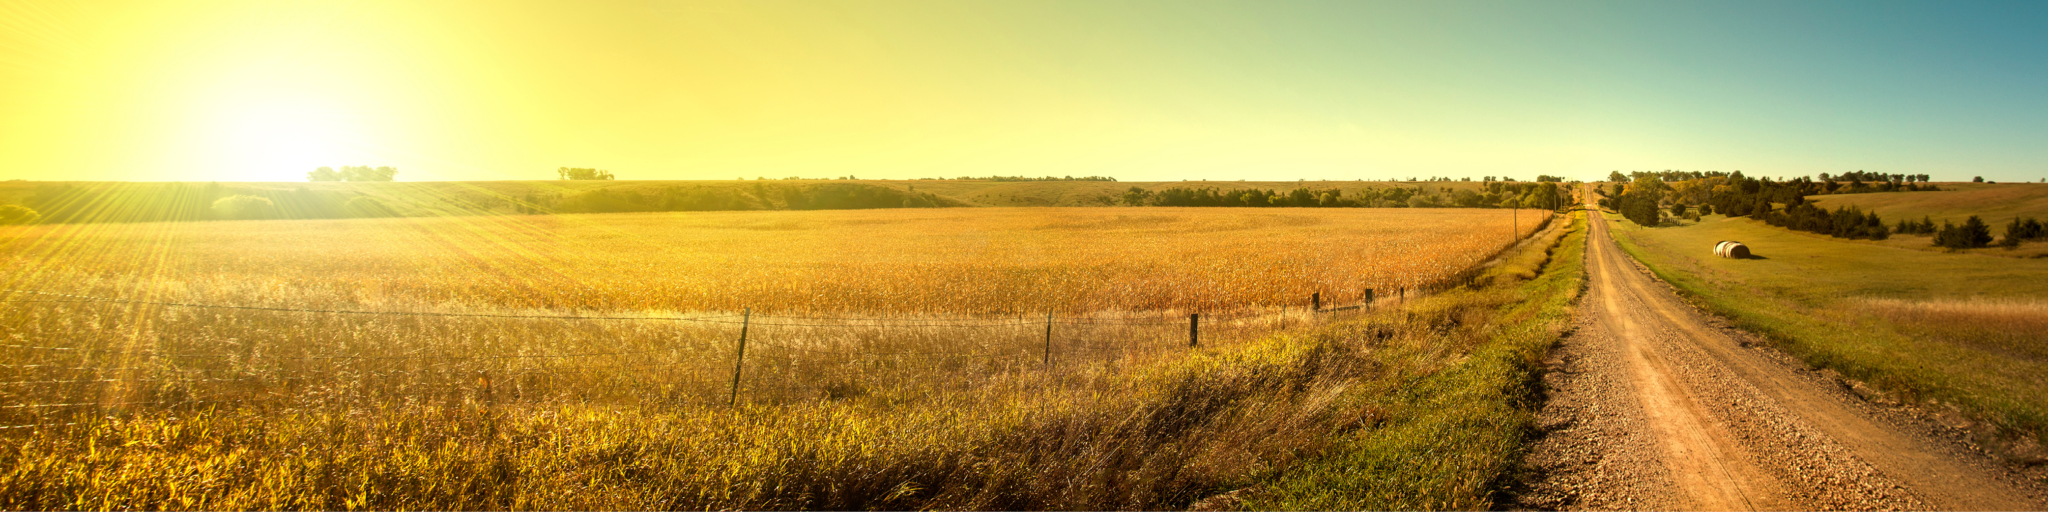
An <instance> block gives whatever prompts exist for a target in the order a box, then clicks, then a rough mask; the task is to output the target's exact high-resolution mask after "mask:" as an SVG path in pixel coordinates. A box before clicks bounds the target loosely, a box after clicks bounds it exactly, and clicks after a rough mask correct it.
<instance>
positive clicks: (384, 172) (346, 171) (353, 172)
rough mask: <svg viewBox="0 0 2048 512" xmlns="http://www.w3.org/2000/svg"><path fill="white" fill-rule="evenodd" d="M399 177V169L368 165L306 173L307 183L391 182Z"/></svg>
mask: <svg viewBox="0 0 2048 512" xmlns="http://www.w3.org/2000/svg"><path fill="white" fill-rule="evenodd" d="M397 176H398V168H397V167H391V166H384V167H376V168H371V167H370V166H367V165H344V166H341V170H339V171H336V170H334V168H333V167H321V168H319V169H314V170H313V172H309V173H306V181H391V179H392V178H394V177H397Z"/></svg>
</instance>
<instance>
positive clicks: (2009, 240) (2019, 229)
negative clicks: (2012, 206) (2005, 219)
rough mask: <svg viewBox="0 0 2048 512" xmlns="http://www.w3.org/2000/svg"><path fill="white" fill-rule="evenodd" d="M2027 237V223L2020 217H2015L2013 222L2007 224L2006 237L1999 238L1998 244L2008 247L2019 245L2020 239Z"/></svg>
mask: <svg viewBox="0 0 2048 512" xmlns="http://www.w3.org/2000/svg"><path fill="white" fill-rule="evenodd" d="M2026 237H2027V225H2026V224H2025V223H2022V222H2020V218H2019V217H2013V218H2012V223H2011V224H2006V225H2005V238H2001V239H1999V240H1998V245H2001V246H2004V247H2005V248H2007V249H2011V248H2014V247H2019V246H2020V239H2022V238H2026Z"/></svg>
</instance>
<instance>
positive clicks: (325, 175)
mask: <svg viewBox="0 0 2048 512" xmlns="http://www.w3.org/2000/svg"><path fill="white" fill-rule="evenodd" d="M306 181H341V173H338V172H334V168H333V167H321V168H319V169H314V170H313V172H309V173H306Z"/></svg>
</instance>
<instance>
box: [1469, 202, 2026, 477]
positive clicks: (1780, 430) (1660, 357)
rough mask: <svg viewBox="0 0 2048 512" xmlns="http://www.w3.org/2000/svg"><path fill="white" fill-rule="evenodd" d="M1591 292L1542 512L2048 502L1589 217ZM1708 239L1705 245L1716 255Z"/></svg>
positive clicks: (1955, 438)
mask: <svg viewBox="0 0 2048 512" xmlns="http://www.w3.org/2000/svg"><path fill="white" fill-rule="evenodd" d="M1591 222H1592V224H1591V229H1592V233H1591V235H1592V236H1589V237H1588V240H1587V253H1586V254H1587V261H1586V265H1587V273H1588V277H1589V279H1590V281H1591V282H1590V285H1591V286H1590V290H1588V294H1587V296H1586V297H1585V298H1584V300H1583V302H1582V303H1581V305H1580V307H1579V319H1578V325H1577V329H1576V330H1575V331H1574V332H1573V334H1572V335H1571V336H1569V337H1567V338H1566V339H1565V340H1564V341H1563V342H1562V344H1561V345H1560V346H1559V347H1558V348H1557V350H1555V351H1554V352H1553V354H1552V356H1551V357H1552V358H1551V360H1550V361H1549V365H1548V372H1547V373H1546V375H1545V377H1544V378H1545V384H1546V389H1547V393H1548V401H1547V402H1546V405H1545V406H1544V409H1543V410H1542V412H1541V413H1540V414H1539V417H1538V421H1539V427H1540V428H1541V429H1542V431H1543V434H1542V438H1541V439H1540V440H1539V441H1538V442H1537V443H1536V444H1535V445H1534V446H1532V449H1531V453H1530V454H1529V456H1528V458H1527V459H1526V460H1527V462H1526V464H1527V466H1528V475H1527V478H1526V481H1525V482H1524V483H1523V485H1522V488H1521V491H1520V492H1519V493H1518V494H1517V495H1515V496H1511V497H1510V499H1509V500H1508V501H1509V502H1508V504H1509V505H1511V506H1515V507H1519V508H1533V509H1573V510H1576V509H1688V510H1787V509H1830V510H1928V509H1934V510H2040V509H2044V508H2048V507H2044V504H2048V499H2044V497H2048V494H2044V493H2043V492H2042V489H2040V488H2039V487H2038V486H2036V485H2034V484H2032V483H2031V482H2029V481H2027V480H2026V479H2024V478H2021V477H2019V476H2017V475H2016V474H2014V473H2012V472H2010V471H2008V470H2007V469H2006V468H2005V467H2004V466H2001V465H2000V464H1999V463H1998V462H1996V461H1995V460H1993V459H1992V458H1990V457H1988V456H1986V455H1984V454H1983V453H1982V452H1980V451H1978V450H1976V449H1975V448H1974V447H1973V446H1971V445H1969V444H1968V443H1967V442H1966V441H1964V439H1966V437H1965V436H1963V435H1962V434H1961V433H1960V432H1957V431H1954V430H1953V429H1951V428H1948V427H1944V426H1942V425H1941V424H1939V423H1936V422H1933V421H1929V420H1927V419H1924V418H1922V417H1921V416H1918V415H1915V414H1913V413H1912V412H1911V411H1909V410H1905V409H1898V408H1888V407H1882V406H1877V405H1873V404H1870V403H1868V402H1865V401H1863V400H1862V399H1860V398H1858V397H1857V395H1855V394H1853V393H1851V392H1849V391H1848V390H1847V388H1846V387H1844V386H1843V384H1842V383H1841V381H1839V380H1835V379H1832V378H1830V377H1828V376H1827V375H1823V374H1822V373H1819V372H1813V371H1810V370H1807V369H1805V368H1804V366H1803V365H1800V364H1799V363H1798V362H1797V361H1794V360H1791V359H1790V358H1788V357H1785V356H1784V355H1782V354H1779V353H1776V352H1774V351H1770V350H1767V349H1763V348H1760V345H1759V344H1758V343H1755V341H1756V340H1755V338H1753V337H1751V336H1750V335H1748V334H1746V333H1742V332H1740V331H1737V330H1733V329H1728V328H1726V327H1724V326H1722V325H1721V324H1720V323H1719V322H1718V321H1715V320H1713V319H1711V318H1708V317H1705V316H1703V315H1701V314H1700V313H1699V312H1697V311H1696V310H1695V309H1693V308H1692V307H1691V306H1689V305H1687V304H1686V303H1685V302H1683V301H1681V300H1680V299H1679V298H1678V297H1677V295H1676V294H1674V293H1673V292H1672V290H1671V289H1670V288H1669V286H1667V285H1665V284H1664V283H1662V282H1661V281H1658V280H1656V278H1654V277H1652V276H1651V275H1649V273H1648V272H1647V271H1645V270H1644V269H1642V268H1641V267H1640V266H1639V265H1637V264H1636V263H1635V261H1634V260H1632V259H1630V258H1629V257H1628V255H1627V254H1625V253H1623V252H1621V249H1620V247H1618V246H1616V245H1615V243H1614V241H1613V239H1612V238H1610V237H1609V235H1608V232H1607V221H1606V220H1605V219H1602V218H1601V217H1600V216H1598V215H1594V216H1593V220H1592V221H1591ZM1708 249H1709V248H1706V247H1702V248H1700V251H1701V252H1703V253H1704V252H1706V251H1707V250H1708Z"/></svg>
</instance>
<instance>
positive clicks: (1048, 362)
mask: <svg viewBox="0 0 2048 512" xmlns="http://www.w3.org/2000/svg"><path fill="white" fill-rule="evenodd" d="M1045 366H1046V368H1051V367H1052V312H1051V311H1047V312H1045Z"/></svg>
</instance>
